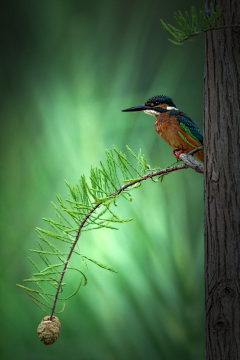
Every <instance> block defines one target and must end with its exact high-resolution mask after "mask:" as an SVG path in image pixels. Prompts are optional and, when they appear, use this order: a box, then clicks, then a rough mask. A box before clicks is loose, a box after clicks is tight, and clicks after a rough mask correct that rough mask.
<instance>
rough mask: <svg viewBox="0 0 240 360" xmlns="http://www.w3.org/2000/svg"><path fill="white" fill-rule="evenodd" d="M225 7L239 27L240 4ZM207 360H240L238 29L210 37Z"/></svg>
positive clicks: (220, 0) (224, 0)
mask: <svg viewBox="0 0 240 360" xmlns="http://www.w3.org/2000/svg"><path fill="white" fill-rule="evenodd" d="M210 2H213V5H214V7H215V6H216V5H219V6H223V15H222V17H223V22H224V25H228V24H237V23H240V1H239V0H211V1H209V0H207V1H206V9H209V8H210ZM204 119H205V120H204V123H205V124H204V151H205V182H204V186H205V219H204V226H205V306H206V359H207V360H210V359H211V360H239V359H240V28H239V27H234V28H227V29H221V30H214V31H209V32H207V33H206V52H205V76H204Z"/></svg>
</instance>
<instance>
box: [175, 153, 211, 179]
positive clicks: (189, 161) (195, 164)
mask: <svg viewBox="0 0 240 360" xmlns="http://www.w3.org/2000/svg"><path fill="white" fill-rule="evenodd" d="M199 150H202V148H201V147H200V148H196V149H193V150H192V151H190V152H189V153H188V154H184V153H181V154H180V155H179V158H180V159H181V160H182V161H183V162H184V164H185V165H186V166H187V167H190V168H192V169H193V170H195V171H197V172H199V173H201V174H204V165H203V163H200V162H199V161H197V160H196V159H195V158H194V157H193V155H194V154H195V153H196V152H198V151H199ZM177 154H178V151H175V155H177Z"/></svg>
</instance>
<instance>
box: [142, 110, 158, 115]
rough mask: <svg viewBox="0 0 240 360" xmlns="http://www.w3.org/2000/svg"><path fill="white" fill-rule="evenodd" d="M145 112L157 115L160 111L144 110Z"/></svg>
mask: <svg viewBox="0 0 240 360" xmlns="http://www.w3.org/2000/svg"><path fill="white" fill-rule="evenodd" d="M144 112H145V114H149V115H153V116H158V115H159V114H160V113H159V112H158V111H155V110H144Z"/></svg>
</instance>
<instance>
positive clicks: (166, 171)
mask: <svg viewBox="0 0 240 360" xmlns="http://www.w3.org/2000/svg"><path fill="white" fill-rule="evenodd" d="M181 155H182V154H181ZM181 155H180V156H181ZM184 155H185V154H184ZM187 168H188V166H187V165H186V164H185V163H184V164H180V165H177V166H174V167H169V168H167V169H163V170H158V171H154V172H151V173H148V174H146V175H144V176H142V177H140V178H138V179H136V180H133V181H130V182H129V183H127V184H125V185H123V186H121V187H120V188H119V189H118V190H116V191H114V192H113V193H111V194H109V195H108V196H107V197H110V196H113V195H119V194H120V193H121V192H122V191H124V190H125V189H127V188H129V187H131V186H133V185H135V184H137V183H139V182H141V181H143V180H147V179H151V178H153V177H155V176H159V175H163V174H167V173H170V172H173V171H177V170H181V169H187ZM101 204H102V203H98V204H96V205H95V206H94V207H93V208H92V209H91V210H90V211H89V212H88V214H87V215H86V216H85V218H84V219H83V221H82V222H81V224H80V226H79V229H78V232H77V235H76V238H75V240H74V243H73V244H72V247H71V249H70V252H69V254H68V257H67V260H66V262H65V265H64V268H63V271H62V273H61V277H60V280H59V285H58V288H57V292H56V295H55V298H54V302H53V307H52V312H51V315H50V321H51V320H52V317H53V314H54V311H55V307H56V304H57V300H58V295H59V291H60V288H61V284H62V281H63V277H64V274H65V272H66V269H67V266H68V263H69V260H70V258H71V255H72V253H73V251H74V248H75V246H76V245H77V242H78V239H79V236H80V233H81V230H82V228H83V226H84V224H85V223H86V221H87V220H88V219H89V217H90V216H91V215H92V214H93V213H94V211H95V210H96V209H97V208H98V207H99V206H100V205H101Z"/></svg>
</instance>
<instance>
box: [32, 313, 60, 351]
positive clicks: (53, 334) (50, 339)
mask: <svg viewBox="0 0 240 360" xmlns="http://www.w3.org/2000/svg"><path fill="white" fill-rule="evenodd" d="M60 327H61V324H60V321H59V319H58V318H57V317H56V316H53V317H52V321H50V316H45V317H44V318H43V319H42V321H41V323H40V324H39V325H38V328H37V333H38V337H39V339H40V341H41V342H42V343H43V344H45V345H51V344H53V343H54V342H55V341H56V340H57V338H58V336H59V334H60Z"/></svg>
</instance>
